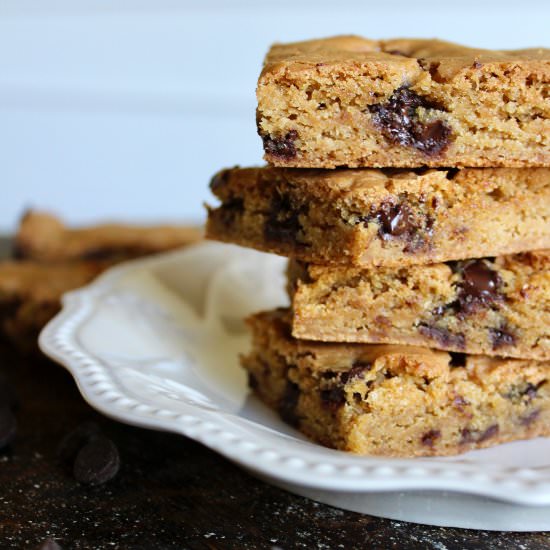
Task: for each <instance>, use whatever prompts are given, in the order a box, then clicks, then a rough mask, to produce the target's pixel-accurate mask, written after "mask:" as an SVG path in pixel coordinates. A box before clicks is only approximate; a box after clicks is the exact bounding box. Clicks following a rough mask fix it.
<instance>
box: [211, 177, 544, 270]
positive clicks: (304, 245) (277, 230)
mask: <svg viewBox="0 0 550 550" xmlns="http://www.w3.org/2000/svg"><path fill="white" fill-rule="evenodd" d="M211 189H212V191H213V193H214V194H215V195H216V196H217V197H218V198H219V199H220V201H221V205H220V206H219V207H217V208H210V209H209V216H208V223H207V236H208V237H210V238H213V239H218V240H221V241H226V242H232V243H236V244H240V245H244V246H249V247H252V248H257V249H259V250H264V251H267V252H275V253H277V254H282V255H284V256H290V257H293V258H297V259H300V260H303V261H307V262H312V263H316V264H333V265H336V264H340V265H357V266H372V265H384V266H399V267H402V266H406V265H413V264H425V263H431V262H442V261H447V260H460V259H466V258H476V257H482V256H497V255H501V254H511V253H515V252H521V251H526V250H536V249H543V248H550V221H549V220H550V169H548V168H523V169H522V168H495V169H490V168H472V169H460V170H454V169H442V170H436V169H429V170H416V171H411V170H378V169H363V170H349V169H343V170H330V171H329V170H298V169H289V168H287V169H285V168H270V167H266V168H243V169H232V170H225V171H222V172H220V173H219V174H217V175H216V176H215V177H214V178H213V180H212V182H211Z"/></svg>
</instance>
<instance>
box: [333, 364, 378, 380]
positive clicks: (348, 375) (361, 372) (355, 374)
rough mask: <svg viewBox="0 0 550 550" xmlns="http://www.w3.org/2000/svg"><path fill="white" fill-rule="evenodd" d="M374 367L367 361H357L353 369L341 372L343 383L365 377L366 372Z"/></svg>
mask: <svg viewBox="0 0 550 550" xmlns="http://www.w3.org/2000/svg"><path fill="white" fill-rule="evenodd" d="M371 368H372V365H371V364H370V363H365V362H363V361H356V362H355V363H354V364H353V366H352V367H351V369H349V370H348V371H345V372H343V373H342V374H340V380H341V382H342V383H343V384H347V383H348V382H349V381H350V380H353V379H354V378H364V377H365V372H366V371H369V370H370V369H371Z"/></svg>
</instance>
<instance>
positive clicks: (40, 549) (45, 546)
mask: <svg viewBox="0 0 550 550" xmlns="http://www.w3.org/2000/svg"><path fill="white" fill-rule="evenodd" d="M35 550H62V549H61V546H59V544H57V542H55V540H53V539H46V540H45V541H44V542H42V543H40V544H39V545H38V546H37V547H36V548H35Z"/></svg>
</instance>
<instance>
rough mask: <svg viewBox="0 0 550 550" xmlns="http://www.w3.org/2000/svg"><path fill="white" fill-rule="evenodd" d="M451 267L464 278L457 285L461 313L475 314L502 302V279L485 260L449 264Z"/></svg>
mask: <svg viewBox="0 0 550 550" xmlns="http://www.w3.org/2000/svg"><path fill="white" fill-rule="evenodd" d="M449 265H450V266H451V268H452V269H453V270H454V271H456V272H458V273H460V274H461V276H462V281H461V282H460V283H458V285H457V288H458V297H457V305H458V308H459V311H460V312H461V313H464V314H469V313H473V312H475V311H478V310H479V309H481V308H486V307H489V306H490V305H491V304H493V303H495V302H497V301H500V300H502V296H501V294H500V293H499V291H498V290H499V287H500V285H501V284H502V282H501V279H500V277H499V275H498V273H497V272H496V271H493V270H492V269H491V268H490V267H489V266H488V265H487V264H486V263H485V261H484V260H470V261H469V262H466V263H461V262H458V263H452V262H449Z"/></svg>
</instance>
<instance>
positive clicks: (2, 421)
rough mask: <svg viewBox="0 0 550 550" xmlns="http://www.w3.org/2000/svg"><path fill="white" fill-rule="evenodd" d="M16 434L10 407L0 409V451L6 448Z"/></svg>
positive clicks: (14, 421)
mask: <svg viewBox="0 0 550 550" xmlns="http://www.w3.org/2000/svg"><path fill="white" fill-rule="evenodd" d="M16 432H17V422H16V420H15V416H14V415H13V412H12V411H11V408H10V407H7V406H3V407H0V449H3V448H4V447H7V446H8V445H9V444H10V443H11V442H12V441H13V440H14V439H15V434H16Z"/></svg>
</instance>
